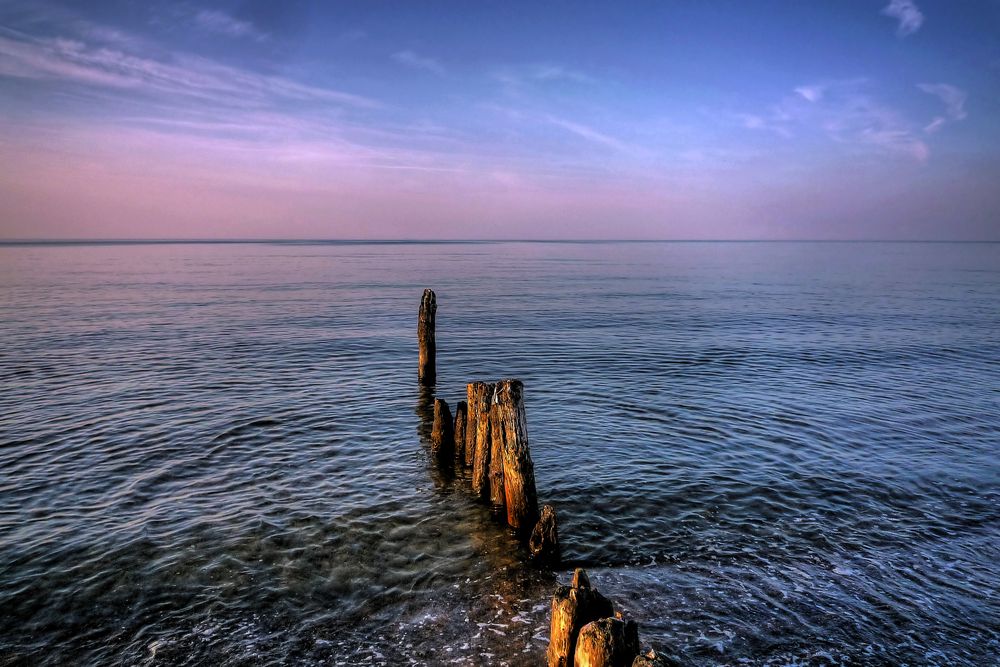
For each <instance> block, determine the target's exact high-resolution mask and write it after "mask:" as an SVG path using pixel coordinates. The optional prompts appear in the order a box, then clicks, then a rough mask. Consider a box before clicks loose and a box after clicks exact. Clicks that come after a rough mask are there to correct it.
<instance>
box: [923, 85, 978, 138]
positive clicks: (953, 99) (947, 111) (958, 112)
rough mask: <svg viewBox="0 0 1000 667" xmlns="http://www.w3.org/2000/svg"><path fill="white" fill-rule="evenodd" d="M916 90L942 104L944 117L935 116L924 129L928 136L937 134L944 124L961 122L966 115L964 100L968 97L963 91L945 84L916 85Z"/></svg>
mask: <svg viewBox="0 0 1000 667" xmlns="http://www.w3.org/2000/svg"><path fill="white" fill-rule="evenodd" d="M917 88H919V89H920V90H922V91H924V92H925V93H927V94H928V95H934V96H935V97H937V98H938V99H939V100H941V102H942V103H944V115H943V116H935V117H934V119H933V120H931V122H930V123H929V124H928V125H927V126H926V127H925V128H924V132H927V133H928V134H930V133H932V132H937V131H938V130H939V129H941V128H942V127H943V126H944V125H945V124H946V123H948V122H951V121H957V120H963V119H964V118H965V117H966V116H967V115H968V114H967V113H966V112H965V100H966V98H967V97H968V96H967V95H966V93H965V91H964V90H962V89H960V88H956V87H955V86H952V85H950V84H947V83H920V84H917Z"/></svg>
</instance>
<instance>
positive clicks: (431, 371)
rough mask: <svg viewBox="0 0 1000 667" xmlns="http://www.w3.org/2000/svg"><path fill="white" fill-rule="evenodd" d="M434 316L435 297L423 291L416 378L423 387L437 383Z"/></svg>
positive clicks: (427, 290) (418, 330)
mask: <svg viewBox="0 0 1000 667" xmlns="http://www.w3.org/2000/svg"><path fill="white" fill-rule="evenodd" d="M436 315H437V297H436V296H435V294H434V290H429V289H425V290H424V296H423V298H422V299H421V300H420V313H419V315H418V316H417V342H418V343H419V345H420V358H419V369H418V378H419V380H420V384H422V385H425V386H429V385H432V384H434V383H435V382H437V344H436V343H435V340H434V322H435V317H436Z"/></svg>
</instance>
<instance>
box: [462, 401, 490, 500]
mask: <svg viewBox="0 0 1000 667" xmlns="http://www.w3.org/2000/svg"><path fill="white" fill-rule="evenodd" d="M492 395H493V385H492V384H490V383H488V382H474V383H473V396H472V399H471V400H470V401H469V422H468V426H467V428H466V431H465V441H466V446H468V443H469V442H470V440H469V439H470V438H471V439H472V440H471V442H473V443H474V445H473V450H472V451H473V454H472V492H473V493H475V494H476V495H477V496H479V497H480V498H485V497H488V496H489V492H490V483H489V470H490V419H489V415H490V397H491V396H492ZM473 420H475V421H473Z"/></svg>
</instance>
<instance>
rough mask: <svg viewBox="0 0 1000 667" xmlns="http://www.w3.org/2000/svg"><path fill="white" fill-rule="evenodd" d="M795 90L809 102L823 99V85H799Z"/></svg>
mask: <svg viewBox="0 0 1000 667" xmlns="http://www.w3.org/2000/svg"><path fill="white" fill-rule="evenodd" d="M795 92H796V93H798V94H799V95H801V96H802V97H804V98H805V99H807V100H809V101H810V102H819V101H820V100H821V99H823V86H821V85H813V86H799V87H798V88H796V89H795Z"/></svg>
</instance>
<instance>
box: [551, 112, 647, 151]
mask: <svg viewBox="0 0 1000 667" xmlns="http://www.w3.org/2000/svg"><path fill="white" fill-rule="evenodd" d="M545 120H546V121H548V122H549V123H551V124H552V125H555V126H556V127H561V128H562V129H564V130H566V131H567V132H570V133H571V134H575V135H576V136H578V137H581V138H583V139H586V140H587V141H589V142H591V143H595V144H599V145H601V146H607V147H608V148H613V149H615V150H618V151H622V152H631V150H632V149H631V147H629V146H628V145H626V144H625V143H623V142H621V141H619V140H617V139H615V138H614V137H610V136H608V135H606V134H604V133H602V132H599V131H597V130H595V129H594V128H592V127H588V126H587V125H583V124H581V123H576V122H573V121H571V120H566V119H565V118H558V117H556V116H546V117H545Z"/></svg>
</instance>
